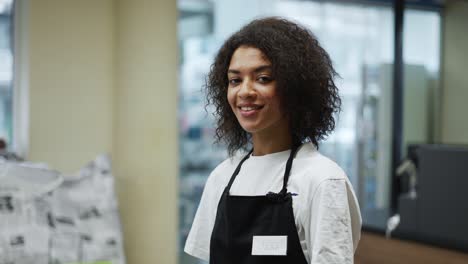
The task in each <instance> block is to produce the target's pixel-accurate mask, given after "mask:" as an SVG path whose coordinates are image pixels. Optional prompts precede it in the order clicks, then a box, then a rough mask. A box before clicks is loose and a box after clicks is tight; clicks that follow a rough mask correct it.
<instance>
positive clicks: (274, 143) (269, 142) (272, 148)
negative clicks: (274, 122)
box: [252, 129, 292, 156]
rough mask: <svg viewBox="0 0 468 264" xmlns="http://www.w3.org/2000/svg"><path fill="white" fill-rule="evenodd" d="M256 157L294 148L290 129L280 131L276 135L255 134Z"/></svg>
mask: <svg viewBox="0 0 468 264" xmlns="http://www.w3.org/2000/svg"><path fill="white" fill-rule="evenodd" d="M252 143H253V147H254V151H253V155H254V156H263V155H266V154H271V153H276V152H281V151H285V150H288V149H290V148H291V147H292V138H291V134H290V132H289V129H279V130H276V131H275V133H253V134H252Z"/></svg>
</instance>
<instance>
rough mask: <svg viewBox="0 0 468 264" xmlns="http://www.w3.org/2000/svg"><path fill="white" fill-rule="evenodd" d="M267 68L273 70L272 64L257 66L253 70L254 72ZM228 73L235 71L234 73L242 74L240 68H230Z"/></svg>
mask: <svg viewBox="0 0 468 264" xmlns="http://www.w3.org/2000/svg"><path fill="white" fill-rule="evenodd" d="M265 70H271V65H261V66H259V67H257V68H255V69H254V70H253V71H254V73H259V72H262V71H265ZM228 73H233V74H240V71H239V70H234V69H228Z"/></svg>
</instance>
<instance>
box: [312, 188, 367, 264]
mask: <svg viewBox="0 0 468 264" xmlns="http://www.w3.org/2000/svg"><path fill="white" fill-rule="evenodd" d="M309 206H310V211H309V212H308V214H309V217H308V218H309V221H308V222H306V223H305V224H306V225H309V226H306V228H305V231H306V243H307V248H308V254H309V256H308V257H309V260H310V261H309V263H311V264H330V263H340V264H352V263H353V260H354V251H355V249H356V247H357V243H358V242H359V238H360V228H361V217H360V213H359V206H358V205H357V200H356V199H355V195H354V192H353V191H352V187H351V186H350V183H348V181H347V180H346V179H327V180H324V181H323V182H322V183H320V185H319V186H318V187H317V189H316V191H315V193H314V194H313V197H312V201H310V203H309ZM356 210H357V211H356Z"/></svg>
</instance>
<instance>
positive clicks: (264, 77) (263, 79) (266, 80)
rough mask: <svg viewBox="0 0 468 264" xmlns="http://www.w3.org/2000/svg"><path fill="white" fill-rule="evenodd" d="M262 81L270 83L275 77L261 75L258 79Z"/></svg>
mask: <svg viewBox="0 0 468 264" xmlns="http://www.w3.org/2000/svg"><path fill="white" fill-rule="evenodd" d="M257 80H258V81H259V82H260V83H269V82H271V81H272V80H273V79H272V78H271V77H268V76H260V77H258V79H257Z"/></svg>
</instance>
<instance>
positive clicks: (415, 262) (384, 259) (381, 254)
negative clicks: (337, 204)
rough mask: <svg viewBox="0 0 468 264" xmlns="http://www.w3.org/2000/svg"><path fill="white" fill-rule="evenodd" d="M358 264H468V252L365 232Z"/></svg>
mask: <svg viewBox="0 0 468 264" xmlns="http://www.w3.org/2000/svg"><path fill="white" fill-rule="evenodd" d="M355 263H356V264H406V263H408V264H468V254H467V253H462V252H458V251H451V250H447V249H441V248H437V247H433V246H428V245H423V244H418V243H414V242H408V241H401V240H396V239H391V240H387V239H385V238H384V237H383V236H381V235H376V234H372V233H365V232H364V233H363V234H362V238H361V241H360V243H359V246H358V249H357V251H356V254H355Z"/></svg>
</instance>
